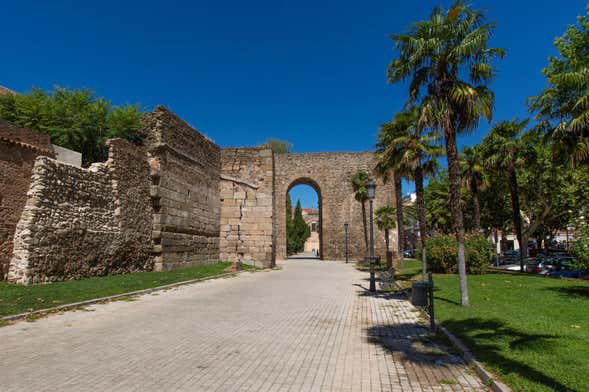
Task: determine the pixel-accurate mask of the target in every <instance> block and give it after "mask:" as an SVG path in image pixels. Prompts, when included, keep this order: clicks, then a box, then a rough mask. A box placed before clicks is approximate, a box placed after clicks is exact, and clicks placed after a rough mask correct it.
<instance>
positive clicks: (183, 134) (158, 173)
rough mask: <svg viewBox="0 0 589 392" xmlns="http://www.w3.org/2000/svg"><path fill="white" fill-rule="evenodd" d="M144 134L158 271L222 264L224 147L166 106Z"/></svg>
mask: <svg viewBox="0 0 589 392" xmlns="http://www.w3.org/2000/svg"><path fill="white" fill-rule="evenodd" d="M142 132H143V134H144V136H145V139H144V143H145V145H146V148H147V149H148V151H149V153H150V155H151V157H152V158H151V163H150V165H151V183H152V186H151V196H152V198H153V203H154V204H153V205H154V210H153V212H154V221H153V242H154V244H153V253H154V255H155V269H156V270H158V271H162V270H163V271H167V270H171V269H175V268H183V267H190V266H195V265H200V264H208V263H214V262H217V261H219V224H220V199H219V180H220V179H219V176H220V172H221V150H220V148H219V146H217V145H216V144H215V143H213V142H212V141H211V140H209V139H208V138H206V137H205V136H203V135H202V134H200V133H198V131H196V130H195V129H194V128H192V127H191V126H190V125H188V124H187V123H186V122H184V121H183V120H182V119H180V118H179V117H178V116H176V115H175V114H174V113H172V112H171V111H169V110H168V109H166V108H165V107H163V106H158V107H157V108H156V109H155V110H154V111H153V112H152V113H150V114H149V115H147V116H146V117H145V119H144V120H143V131H142Z"/></svg>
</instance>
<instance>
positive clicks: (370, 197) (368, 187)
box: [366, 179, 376, 293]
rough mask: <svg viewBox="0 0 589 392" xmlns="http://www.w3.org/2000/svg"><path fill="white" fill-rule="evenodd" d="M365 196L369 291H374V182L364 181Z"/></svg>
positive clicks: (371, 180) (370, 180)
mask: <svg viewBox="0 0 589 392" xmlns="http://www.w3.org/2000/svg"><path fill="white" fill-rule="evenodd" d="M366 194H367V197H368V201H369V202H370V291H371V292H373V293H374V292H375V291H376V282H375V279H374V264H376V259H375V258H374V223H373V219H372V202H373V201H374V196H375V194H376V182H374V180H373V179H369V180H368V181H366Z"/></svg>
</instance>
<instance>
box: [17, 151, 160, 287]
mask: <svg viewBox="0 0 589 392" xmlns="http://www.w3.org/2000/svg"><path fill="white" fill-rule="evenodd" d="M109 155H110V158H109V160H108V161H107V162H106V163H97V164H93V165H92V166H91V167H90V168H88V169H82V168H78V167H76V166H71V165H69V164H66V163H61V162H58V161H56V160H54V159H51V158H48V157H39V158H37V160H36V162H35V166H34V168H33V175H32V178H31V186H30V189H29V192H28V193H27V202H26V205H25V208H24V211H23V214H22V216H21V218H20V221H19V223H18V225H17V228H16V234H15V237H14V254H13V257H12V259H11V262H10V268H9V272H8V280H10V281H13V282H18V283H25V284H28V283H39V282H46V281H55V280H64V279H79V278H82V277H88V276H96V275H107V274H116V273H125V272H133V271H143V270H151V269H152V262H151V257H150V250H151V249H150V237H151V225H152V223H151V220H152V216H151V211H150V198H149V183H148V176H149V167H148V165H147V159H146V155H145V152H144V151H143V150H142V149H140V148H137V147H136V146H133V145H131V144H130V143H128V142H126V141H124V140H121V139H114V140H111V141H109Z"/></svg>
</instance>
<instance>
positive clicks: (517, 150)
mask: <svg viewBox="0 0 589 392" xmlns="http://www.w3.org/2000/svg"><path fill="white" fill-rule="evenodd" d="M527 124H528V120H524V121H517V120H514V121H502V122H500V123H498V124H496V125H495V126H493V128H492V129H491V131H490V132H489V134H488V135H487V136H486V137H485V138H484V139H483V143H482V145H483V149H484V155H485V158H486V159H485V161H486V162H485V163H486V165H487V166H488V167H489V168H490V169H491V170H497V171H502V172H504V173H505V175H506V176H507V184H508V186H509V193H510V195H511V211H512V216H513V227H514V229H515V233H516V236H517V242H518V244H519V248H520V251H519V259H520V260H519V262H520V270H521V271H522V272H524V256H525V253H526V251H527V248H528V244H524V243H523V241H522V220H521V213H520V203H519V187H518V183H517V174H516V168H517V166H518V163H520V162H521V144H520V141H519V135H520V133H521V131H522V130H523V129H524V128H525V126H526V125H527Z"/></svg>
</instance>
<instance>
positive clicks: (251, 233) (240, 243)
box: [220, 147, 274, 267]
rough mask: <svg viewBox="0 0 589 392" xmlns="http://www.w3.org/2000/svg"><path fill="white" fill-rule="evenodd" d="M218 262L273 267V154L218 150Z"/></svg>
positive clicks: (262, 149)
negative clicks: (219, 165) (219, 215)
mask: <svg viewBox="0 0 589 392" xmlns="http://www.w3.org/2000/svg"><path fill="white" fill-rule="evenodd" d="M221 162H222V168H221V186H220V194H221V228H220V230H221V242H220V245H221V246H220V247H221V254H220V257H221V260H227V261H241V262H244V263H247V264H252V265H257V266H265V267H271V266H273V263H274V252H273V249H274V248H273V246H274V204H273V194H274V158H273V154H272V150H270V149H269V148H267V147H259V148H226V149H223V150H221Z"/></svg>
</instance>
